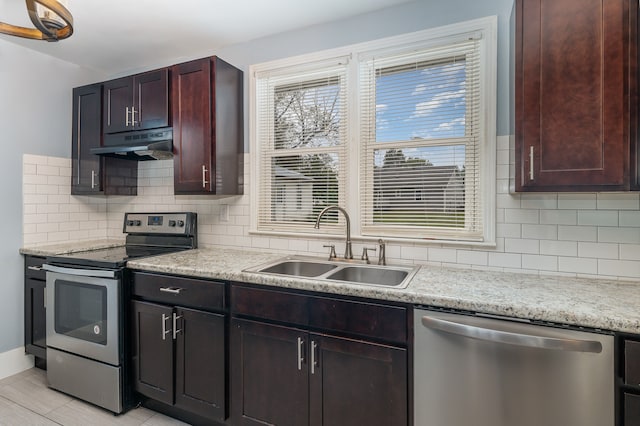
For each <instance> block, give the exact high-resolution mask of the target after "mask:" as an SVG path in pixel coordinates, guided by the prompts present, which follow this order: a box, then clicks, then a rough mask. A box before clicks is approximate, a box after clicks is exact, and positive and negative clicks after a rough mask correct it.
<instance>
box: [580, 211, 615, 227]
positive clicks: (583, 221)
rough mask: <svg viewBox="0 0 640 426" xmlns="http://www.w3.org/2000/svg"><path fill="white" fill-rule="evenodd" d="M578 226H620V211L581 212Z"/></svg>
mask: <svg viewBox="0 0 640 426" xmlns="http://www.w3.org/2000/svg"><path fill="white" fill-rule="evenodd" d="M578 225H593V226H618V211H617V210H584V211H579V212H578Z"/></svg>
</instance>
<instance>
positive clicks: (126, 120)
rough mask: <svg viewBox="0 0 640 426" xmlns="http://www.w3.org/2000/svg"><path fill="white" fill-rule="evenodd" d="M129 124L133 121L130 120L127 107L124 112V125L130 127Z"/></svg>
mask: <svg viewBox="0 0 640 426" xmlns="http://www.w3.org/2000/svg"><path fill="white" fill-rule="evenodd" d="M129 124H131V122H130V121H129V107H127V108H126V109H125V113H124V125H125V127H129Z"/></svg>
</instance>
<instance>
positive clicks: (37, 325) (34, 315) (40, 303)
mask: <svg viewBox="0 0 640 426" xmlns="http://www.w3.org/2000/svg"><path fill="white" fill-rule="evenodd" d="M43 263H44V258H42V257H35V256H25V278H24V345H25V351H26V352H27V353H29V354H32V355H34V356H35V357H36V358H40V359H41V360H43V361H44V360H45V359H46V357H47V321H46V312H47V311H46V301H45V289H46V281H45V272H44V270H42V269H41V268H42V264H43Z"/></svg>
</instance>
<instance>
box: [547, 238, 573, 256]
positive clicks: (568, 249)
mask: <svg viewBox="0 0 640 426" xmlns="http://www.w3.org/2000/svg"><path fill="white" fill-rule="evenodd" d="M540 254H541V255H549V256H570V257H576V256H578V243H577V242H576V241H554V240H541V241H540Z"/></svg>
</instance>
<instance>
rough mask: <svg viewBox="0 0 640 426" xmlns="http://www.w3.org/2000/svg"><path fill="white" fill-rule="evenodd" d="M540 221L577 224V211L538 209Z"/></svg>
mask: <svg viewBox="0 0 640 426" xmlns="http://www.w3.org/2000/svg"><path fill="white" fill-rule="evenodd" d="M540 223H541V224H549V225H575V224H577V212H576V211H575V210H540Z"/></svg>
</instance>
